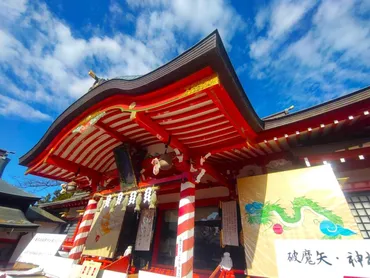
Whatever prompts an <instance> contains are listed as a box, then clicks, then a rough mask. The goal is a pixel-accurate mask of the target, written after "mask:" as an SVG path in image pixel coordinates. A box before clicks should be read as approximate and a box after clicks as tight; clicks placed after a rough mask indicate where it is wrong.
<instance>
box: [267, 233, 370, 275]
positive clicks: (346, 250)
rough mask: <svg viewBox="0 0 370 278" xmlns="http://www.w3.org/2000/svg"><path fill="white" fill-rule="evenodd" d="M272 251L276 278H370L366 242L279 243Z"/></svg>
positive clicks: (280, 241) (369, 259) (282, 241)
mask: <svg viewBox="0 0 370 278" xmlns="http://www.w3.org/2000/svg"><path fill="white" fill-rule="evenodd" d="M275 251H276V261H277V262H276V263H277V266H278V272H279V277H284V278H296V277H300V278H305V277H307V278H308V277H310V278H311V277H326V278H339V277H340V278H343V277H356V278H366V277H370V241H368V240H283V239H281V240H275ZM267 267H268V266H267Z"/></svg>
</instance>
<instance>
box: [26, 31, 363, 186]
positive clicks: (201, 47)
mask: <svg viewBox="0 0 370 278" xmlns="http://www.w3.org/2000/svg"><path fill="white" fill-rule="evenodd" d="M369 104H370V89H369V88H367V89H364V90H361V91H358V92H355V93H353V94H350V95H347V96H344V97H342V98H340V99H337V100H334V101H331V102H328V103H325V104H322V105H318V106H315V107H312V108H310V109H306V110H304V111H300V112H298V113H293V114H290V115H287V116H284V117H280V118H276V119H270V120H265V121H264V120H262V119H260V118H259V117H258V116H257V114H256V113H255V111H254V109H253V107H252V106H251V104H250V102H249V100H248V98H247V96H246V94H245V92H244V90H243V88H242V86H241V84H240V81H239V79H238V77H237V75H236V73H235V71H234V68H233V66H232V64H231V62H230V59H229V57H228V55H227V53H226V51H225V48H224V46H223V43H222V41H221V39H220V36H219V34H218V32H217V31H215V32H213V33H211V34H210V35H209V36H208V37H206V38H205V39H203V40H202V41H201V42H199V43H198V44H196V45H195V46H194V47H192V48H191V49H189V50H187V51H186V52H184V53H183V54H181V55H180V56H178V57H177V58H175V59H174V60H172V61H170V62H169V63H167V64H165V65H164V66H162V67H160V68H158V69H156V70H154V71H152V72H150V73H148V74H146V75H143V76H135V77H134V79H130V78H117V79H111V80H108V81H105V82H103V83H101V84H100V85H98V86H96V87H94V88H93V89H91V90H90V91H89V92H88V93H87V94H85V95H84V96H82V97H81V98H80V99H78V100H77V101H76V102H75V103H73V104H72V105H71V106H70V107H68V108H67V109H66V110H65V111H64V112H63V113H62V114H61V115H60V116H59V117H58V118H57V119H56V121H55V122H54V123H53V124H52V125H51V127H50V128H49V129H48V131H47V132H46V133H45V135H44V136H43V137H42V138H41V140H40V141H39V142H38V143H37V144H36V145H35V146H34V147H33V148H32V149H31V150H30V151H29V152H28V153H27V154H25V155H24V156H23V157H21V158H20V164H21V165H24V166H28V167H29V172H30V173H32V174H36V175H40V176H44V177H48V178H54V179H59V180H70V179H71V178H72V177H73V175H74V173H75V172H76V169H79V170H81V173H80V174H81V176H83V175H86V176H91V175H96V174H102V173H105V172H109V171H111V170H113V169H114V167H115V165H114V157H113V153H112V150H113V149H114V148H115V147H117V146H119V145H120V144H122V142H127V141H128V142H131V143H134V144H137V145H139V146H141V147H148V146H151V145H153V144H157V143H167V142H170V145H171V147H173V148H177V149H179V150H180V151H181V152H186V153H188V154H192V155H205V154H206V153H208V152H209V153H212V154H213V155H214V156H213V155H212V158H211V160H213V162H220V161H224V160H225V159H226V160H231V161H234V162H235V161H237V160H238V159H247V160H248V159H252V158H256V157H259V156H264V155H267V154H270V153H274V152H281V151H285V150H287V149H289V148H290V147H292V146H293V145H294V144H296V143H297V141H298V140H290V142H289V137H290V136H291V135H292V134H293V135H294V136H295V135H298V134H300V133H301V132H302V133H304V132H306V133H311V132H312V133H314V132H317V133H319V134H321V130H320V128H323V125H324V126H325V128H330V127H331V126H332V125H337V124H338V123H339V122H340V123H341V124H343V123H344V122H345V121H347V120H348V117H349V116H351V117H357V116H361V115H362V114H363V113H364V112H365V111H367V110H366V109H368V107H369ZM361 113H362V114H361ZM87 126H88V127H89V128H87ZM343 126H346V125H343ZM85 129H86V130H85ZM338 129H339V128H336V129H335V130H338ZM84 130H85V131H84ZM323 134H324V133H323ZM308 135H309V134H308ZM308 135H307V137H308V138H309V136H308ZM300 136H301V139H300V140H302V137H303V136H305V135H304V134H301V135H300ZM290 139H291V138H290ZM67 164H68V165H67ZM82 172H84V173H82Z"/></svg>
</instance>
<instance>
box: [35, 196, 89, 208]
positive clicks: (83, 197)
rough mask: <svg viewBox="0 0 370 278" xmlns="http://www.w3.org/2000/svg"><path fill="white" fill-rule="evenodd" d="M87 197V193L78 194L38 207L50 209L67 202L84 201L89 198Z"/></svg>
mask: <svg viewBox="0 0 370 278" xmlns="http://www.w3.org/2000/svg"><path fill="white" fill-rule="evenodd" d="M89 196H90V193H89V192H79V193H75V194H74V195H73V196H72V197H71V198H69V199H65V200H61V201H54V202H50V203H44V204H39V207H40V208H46V207H50V206H55V205H61V204H66V203H69V202H74V201H81V200H86V199H88V198H89Z"/></svg>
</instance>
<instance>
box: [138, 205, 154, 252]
mask: <svg viewBox="0 0 370 278" xmlns="http://www.w3.org/2000/svg"><path fill="white" fill-rule="evenodd" d="M154 214H155V210H153V209H144V210H143V211H142V213H141V216H140V222H139V228H138V231H137V235H136V242H135V250H137V251H149V250H150V244H151V242H152V234H153V222H154Z"/></svg>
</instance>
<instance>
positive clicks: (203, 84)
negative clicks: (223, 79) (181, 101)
mask: <svg viewBox="0 0 370 278" xmlns="http://www.w3.org/2000/svg"><path fill="white" fill-rule="evenodd" d="M218 84H220V80H219V78H218V76H217V75H213V76H211V77H210V78H207V79H203V80H201V81H199V82H197V83H195V84H192V85H191V86H190V88H188V89H186V91H185V93H184V94H183V96H184V97H187V96H190V95H193V94H196V93H198V92H201V91H203V90H205V89H208V88H210V87H212V86H215V85H218Z"/></svg>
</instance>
